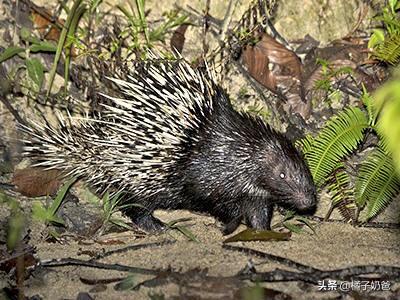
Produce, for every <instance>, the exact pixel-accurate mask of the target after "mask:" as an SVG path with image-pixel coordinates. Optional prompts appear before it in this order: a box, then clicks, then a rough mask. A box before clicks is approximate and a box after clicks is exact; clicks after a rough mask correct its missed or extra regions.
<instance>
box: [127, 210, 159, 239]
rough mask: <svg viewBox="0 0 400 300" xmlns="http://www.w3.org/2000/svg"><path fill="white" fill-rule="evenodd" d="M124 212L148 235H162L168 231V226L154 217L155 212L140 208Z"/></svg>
mask: <svg viewBox="0 0 400 300" xmlns="http://www.w3.org/2000/svg"><path fill="white" fill-rule="evenodd" d="M122 212H123V213H124V214H125V215H126V216H127V217H129V218H130V219H131V220H132V222H133V223H134V224H135V225H136V226H138V227H139V228H140V229H142V230H144V231H146V232H148V233H160V232H162V231H164V230H165V229H166V225H165V224H164V223H163V222H162V221H160V220H159V219H157V218H156V217H154V216H153V211H150V210H148V209H146V208H140V207H129V208H125V209H124V208H123V209H122Z"/></svg>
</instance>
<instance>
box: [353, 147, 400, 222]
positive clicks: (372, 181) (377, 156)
mask: <svg viewBox="0 0 400 300" xmlns="http://www.w3.org/2000/svg"><path fill="white" fill-rule="evenodd" d="M381 145H382V144H381ZM399 191H400V181H399V178H398V176H397V174H396V171H395V168H394V165H393V160H392V158H391V157H390V155H388V153H387V152H385V151H384V150H383V149H382V146H380V147H378V148H377V149H375V150H374V151H373V152H372V153H371V154H370V155H369V156H368V157H367V159H366V160H365V162H364V163H363V164H362V165H361V168H360V171H359V174H358V176H357V178H356V183H355V199H356V203H357V205H358V206H359V207H363V206H364V205H365V204H366V203H367V215H366V220H367V221H368V220H369V219H371V218H373V217H375V216H376V215H377V214H378V213H379V212H380V211H382V209H384V208H385V207H386V206H387V205H388V204H389V203H390V201H391V200H392V199H393V197H394V196H395V195H397V194H398V193H399Z"/></svg>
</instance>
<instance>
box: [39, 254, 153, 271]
mask: <svg viewBox="0 0 400 300" xmlns="http://www.w3.org/2000/svg"><path fill="white" fill-rule="evenodd" d="M37 266H41V267H45V268H48V267H65V266H83V267H90V268H96V269H105V270H115V271H122V272H132V273H137V274H144V275H157V274H158V273H159V271H157V270H150V269H145V268H139V267H131V266H125V265H120V264H105V263H101V262H96V261H87V260H81V259H76V258H57V259H50V260H43V261H41V262H39V263H38V264H37Z"/></svg>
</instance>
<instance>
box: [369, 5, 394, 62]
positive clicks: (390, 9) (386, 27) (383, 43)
mask: <svg viewBox="0 0 400 300" xmlns="http://www.w3.org/2000/svg"><path fill="white" fill-rule="evenodd" d="M398 9H400V2H399V1H398V0H389V1H388V5H387V6H385V7H384V8H383V10H382V14H381V15H379V16H378V17H376V20H378V21H381V22H382V26H383V28H375V29H373V30H372V34H371V37H370V40H369V42H368V48H369V49H371V50H372V53H371V54H372V56H373V57H375V58H376V59H378V60H380V61H384V62H387V63H389V64H392V65H395V64H397V63H398V62H399V61H400V18H399V17H398V15H397V13H396V11H397V10H398Z"/></svg>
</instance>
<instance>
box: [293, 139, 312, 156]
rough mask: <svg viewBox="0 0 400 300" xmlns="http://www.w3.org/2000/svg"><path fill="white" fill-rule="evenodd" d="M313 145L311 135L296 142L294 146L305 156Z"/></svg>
mask: <svg viewBox="0 0 400 300" xmlns="http://www.w3.org/2000/svg"><path fill="white" fill-rule="evenodd" d="M313 143H314V138H313V136H312V135H311V134H307V135H306V136H305V137H304V138H302V139H299V140H297V141H296V142H295V145H296V147H297V148H298V149H300V150H301V152H302V153H303V154H304V155H306V154H307V153H309V152H310V151H311V149H312V145H313Z"/></svg>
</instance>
